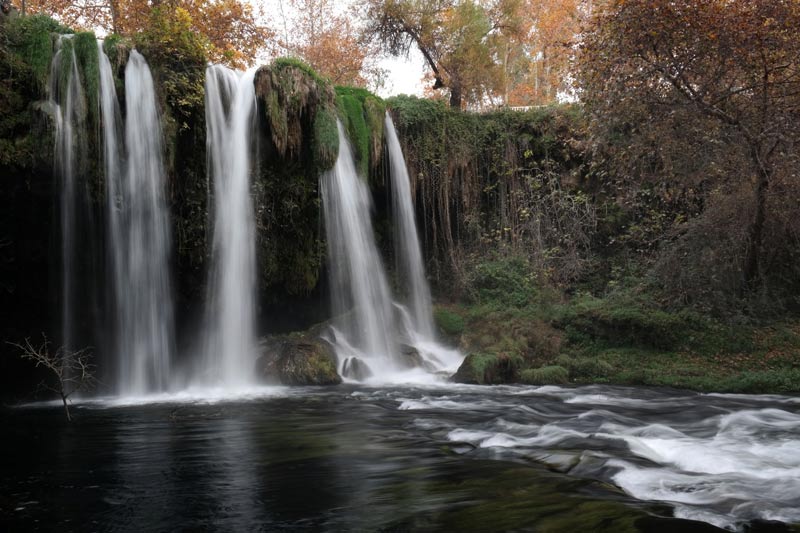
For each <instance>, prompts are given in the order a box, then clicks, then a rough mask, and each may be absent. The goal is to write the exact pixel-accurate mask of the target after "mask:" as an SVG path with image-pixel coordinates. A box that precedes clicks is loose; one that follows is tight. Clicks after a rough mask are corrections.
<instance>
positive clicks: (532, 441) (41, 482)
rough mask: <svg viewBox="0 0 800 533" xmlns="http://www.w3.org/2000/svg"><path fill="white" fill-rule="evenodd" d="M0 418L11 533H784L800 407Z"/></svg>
mask: <svg viewBox="0 0 800 533" xmlns="http://www.w3.org/2000/svg"><path fill="white" fill-rule="evenodd" d="M73 413H74V415H75V421H74V422H72V423H67V422H66V421H64V420H63V418H64V417H63V412H62V411H61V409H60V408H59V407H58V406H57V405H56V404H46V405H42V404H38V405H31V406H22V407H14V408H5V409H3V410H2V411H0V417H2V427H3V438H2V440H1V442H2V445H1V446H2V453H0V529H2V530H5V531H23V530H56V529H57V530H59V531H93V530H101V531H105V530H114V531H145V530H147V531H174V530H220V531H259V530H261V531H275V530H301V531H302V530H314V531H318V530H329V531H341V530H349V531H352V530H361V531H376V530H389V531H499V530H536V531H615V532H616V531H714V530H716V528H717V527H725V528H728V529H739V530H749V531H789V530H791V529H790V528H791V526H789V525H788V524H791V523H794V524H797V523H800V399H799V398H796V397H783V396H737V395H703V394H696V393H690V392H685V391H674V390H666V389H644V388H623V387H607V386H590V387H580V388H560V387H515V386H500V387H480V386H462V385H441V386H428V387H419V386H416V387H415V386H406V387H403V386H391V387H363V386H354V385H343V386H340V387H331V388H323V389H311V388H292V389H289V388H282V387H278V388H256V389H250V390H247V391H243V392H242V393H241V395H240V396H238V397H236V398H230V397H226V396H223V395H219V396H218V395H215V393H214V391H207V390H196V391H190V392H185V393H181V394H178V395H172V396H170V395H162V396H157V397H153V396H151V397H147V398H131V399H123V400H94V401H86V402H83V403H78V404H76V405H75V406H74V407H73Z"/></svg>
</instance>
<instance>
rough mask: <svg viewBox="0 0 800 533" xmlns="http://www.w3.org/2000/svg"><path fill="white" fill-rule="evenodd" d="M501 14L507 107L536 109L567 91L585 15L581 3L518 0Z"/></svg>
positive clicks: (580, 0) (576, 0) (585, 8)
mask: <svg viewBox="0 0 800 533" xmlns="http://www.w3.org/2000/svg"><path fill="white" fill-rule="evenodd" d="M505 9H506V10H507V11H508V10H510V12H509V13H508V15H506V16H507V17H508V18H510V19H511V20H514V21H515V22H514V24H515V26H513V28H514V30H515V31H513V32H504V35H505V36H506V39H505V41H504V43H503V47H502V48H501V52H502V54H503V56H502V57H503V93H502V101H503V103H504V104H506V105H541V104H549V103H552V102H554V101H556V99H557V97H558V94H559V92H560V91H562V92H568V90H569V89H570V88H571V87H570V84H569V80H570V78H571V60H572V58H573V51H574V45H575V42H576V40H577V38H578V36H579V33H580V26H581V24H582V22H583V20H584V18H585V17H586V15H587V13H588V12H589V10H590V7H589V5H588V4H587V3H586V1H585V0H519V1H518V2H516V5H513V4H512V5H509V6H507V7H505Z"/></svg>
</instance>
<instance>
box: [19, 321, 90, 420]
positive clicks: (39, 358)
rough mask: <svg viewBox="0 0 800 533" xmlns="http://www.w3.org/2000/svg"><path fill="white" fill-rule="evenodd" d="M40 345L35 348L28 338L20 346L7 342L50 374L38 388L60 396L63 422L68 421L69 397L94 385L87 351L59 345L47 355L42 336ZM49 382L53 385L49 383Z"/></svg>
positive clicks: (24, 357)
mask: <svg viewBox="0 0 800 533" xmlns="http://www.w3.org/2000/svg"><path fill="white" fill-rule="evenodd" d="M42 339H43V341H42V343H41V344H40V345H38V346H35V345H34V344H33V343H32V342H31V340H30V338H26V339H25V341H24V342H23V343H22V344H18V343H14V342H10V343H9V344H11V345H12V346H16V347H17V348H18V349H19V350H20V357H22V358H23V359H27V360H30V361H33V362H34V363H35V365H36V366H37V367H39V366H41V367H44V368H45V369H47V370H48V371H49V373H50V379H49V380H47V379H46V380H44V381H43V382H42V383H41V384H40V387H41V388H43V389H45V390H48V391H51V392H54V393H56V394H58V395H59V396H60V397H61V401H62V402H63V404H64V412H65V413H66V415H67V420H69V421H72V417H71V416H70V414H69V403H68V400H69V397H70V396H71V395H72V394H74V393H76V392H79V391H86V390H90V389H91V388H93V387H94V386H95V385H96V384H97V379H96V378H95V377H94V365H93V364H92V363H91V362H90V360H91V355H92V354H91V351H90V350H89V349H88V348H83V349H81V350H77V351H71V350H67V349H65V348H64V347H63V346H62V347H60V348H58V349H57V350H56V351H55V352H52V353H51V352H50V342H49V341H48V340H47V337H46V336H44V335H42ZM51 382H53V383H54V384H51Z"/></svg>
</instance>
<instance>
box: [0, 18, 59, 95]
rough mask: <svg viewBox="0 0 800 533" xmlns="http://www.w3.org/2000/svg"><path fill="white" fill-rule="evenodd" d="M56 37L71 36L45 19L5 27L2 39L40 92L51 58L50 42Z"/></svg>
mask: <svg viewBox="0 0 800 533" xmlns="http://www.w3.org/2000/svg"><path fill="white" fill-rule="evenodd" d="M56 33H61V34H64V33H72V30H70V29H69V28H66V27H64V26H62V25H61V24H59V23H58V22H56V21H55V20H53V19H51V18H50V17H48V16H46V15H31V16H27V17H15V18H13V19H11V20H10V21H9V22H8V23H7V24H6V25H5V36H6V38H7V39H8V43H9V45H10V48H11V49H12V50H13V51H14V52H15V53H16V54H17V55H18V56H19V58H20V59H22V61H23V62H24V64H25V65H26V67H27V68H28V69H30V72H31V75H32V76H33V78H34V79H35V80H36V82H37V84H38V86H39V88H40V89H41V90H44V87H45V86H46V84H47V76H48V74H49V69H50V60H51V59H52V57H53V48H54V46H53V39H54V35H53V34H56Z"/></svg>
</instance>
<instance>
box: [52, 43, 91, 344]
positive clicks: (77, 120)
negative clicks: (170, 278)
mask: <svg viewBox="0 0 800 533" xmlns="http://www.w3.org/2000/svg"><path fill="white" fill-rule="evenodd" d="M65 43H67V45H66V46H65ZM56 46H57V51H56V53H55V55H54V57H53V61H52V63H51V67H50V87H49V99H50V104H51V107H52V109H53V114H54V118H55V147H54V148H55V149H54V155H55V161H54V167H55V170H56V173H57V175H58V177H59V179H60V181H61V194H60V205H59V209H60V218H61V263H62V264H61V266H62V269H61V317H62V318H61V320H62V323H61V331H62V333H61V335H62V338H61V342H62V345H63V347H64V349H65V350H66V351H67V353H69V352H70V351H71V350H74V349H75V348H76V345H75V328H76V326H75V316H76V292H77V290H76V285H77V283H76V272H77V245H76V229H77V215H76V210H77V209H76V208H77V205H76V204H77V202H78V198H77V196H78V192H77V191H78V184H77V183H76V182H77V180H78V178H79V176H78V172H79V166H80V163H81V161H80V160H81V158H82V157H83V153H84V152H85V146H83V143H82V142H81V140H82V135H80V134H79V132H77V131H76V130H79V129H80V128H81V127H82V122H83V121H84V119H85V116H86V102H85V97H84V92H83V87H82V86H81V79H80V75H79V73H78V61H77V59H76V57H75V50H74V49H73V47H72V42H71V41H70V40H69V36H64V35H62V36H59V39H58V42H57V45H56ZM64 54H68V55H67V57H66V58H65V57H64ZM64 69H68V71H67V72H63V70H64Z"/></svg>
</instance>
